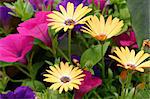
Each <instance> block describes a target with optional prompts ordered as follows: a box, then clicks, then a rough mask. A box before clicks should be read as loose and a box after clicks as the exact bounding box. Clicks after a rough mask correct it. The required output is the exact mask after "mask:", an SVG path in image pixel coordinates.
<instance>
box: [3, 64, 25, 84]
mask: <svg viewBox="0 0 150 99" xmlns="http://www.w3.org/2000/svg"><path fill="white" fill-rule="evenodd" d="M2 70H3V73H4V76H6V77H7V78H8V79H9V80H10V81H11V82H23V81H24V80H23V79H22V80H14V79H12V78H10V77H9V76H8V75H7V73H6V70H5V67H2Z"/></svg>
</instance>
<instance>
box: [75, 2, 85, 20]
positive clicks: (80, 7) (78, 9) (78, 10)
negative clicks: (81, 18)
mask: <svg viewBox="0 0 150 99" xmlns="http://www.w3.org/2000/svg"><path fill="white" fill-rule="evenodd" d="M82 7H83V4H82V3H81V4H79V5H78V6H77V8H76V9H75V12H74V15H73V17H74V18H76V17H77V16H78V13H79V12H80V11H81V9H82Z"/></svg>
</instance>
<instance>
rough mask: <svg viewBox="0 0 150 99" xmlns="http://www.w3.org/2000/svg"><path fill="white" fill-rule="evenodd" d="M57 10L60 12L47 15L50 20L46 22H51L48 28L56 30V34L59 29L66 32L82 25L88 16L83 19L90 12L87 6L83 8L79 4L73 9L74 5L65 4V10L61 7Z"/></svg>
mask: <svg viewBox="0 0 150 99" xmlns="http://www.w3.org/2000/svg"><path fill="white" fill-rule="evenodd" d="M59 8H60V11H61V12H58V11H52V12H53V13H51V14H49V15H48V17H49V18H50V19H48V20H49V21H51V22H50V23H49V24H48V26H52V29H56V30H55V31H56V32H58V31H60V30H61V29H64V31H67V30H68V29H73V28H74V26H75V25H77V24H84V23H85V21H86V20H88V19H89V18H90V16H87V17H85V18H83V17H84V16H85V15H86V14H87V13H89V12H90V11H91V10H92V9H90V8H88V7H87V6H84V7H83V4H79V5H78V6H77V8H76V9H75V8H74V4H73V3H70V2H68V3H67V9H65V8H64V7H63V6H62V5H60V6H59Z"/></svg>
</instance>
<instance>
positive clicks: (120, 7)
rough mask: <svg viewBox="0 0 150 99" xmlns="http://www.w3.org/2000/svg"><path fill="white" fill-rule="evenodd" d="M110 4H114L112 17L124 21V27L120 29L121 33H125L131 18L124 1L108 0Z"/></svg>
mask: <svg viewBox="0 0 150 99" xmlns="http://www.w3.org/2000/svg"><path fill="white" fill-rule="evenodd" d="M110 1H111V3H112V4H114V12H113V13H111V14H113V16H114V17H119V18H120V19H122V20H123V21H124V27H123V29H122V31H121V32H120V33H122V32H125V31H126V30H127V29H128V26H131V16H130V13H129V9H128V6H127V1H126V0H110Z"/></svg>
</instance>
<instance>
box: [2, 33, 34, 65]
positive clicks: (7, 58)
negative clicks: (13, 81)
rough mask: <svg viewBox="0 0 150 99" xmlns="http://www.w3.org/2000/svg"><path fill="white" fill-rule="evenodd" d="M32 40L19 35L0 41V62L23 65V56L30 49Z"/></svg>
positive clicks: (24, 59) (12, 35) (24, 60)
mask: <svg viewBox="0 0 150 99" xmlns="http://www.w3.org/2000/svg"><path fill="white" fill-rule="evenodd" d="M33 40H34V39H33V38H32V37H29V36H23V35H19V34H10V35H8V36H6V37H5V38H2V39H0V61H4V62H18V61H19V62H22V63H25V62H26V58H25V55H26V54H27V53H28V52H29V51H30V50H31V49H32V46H33Z"/></svg>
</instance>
